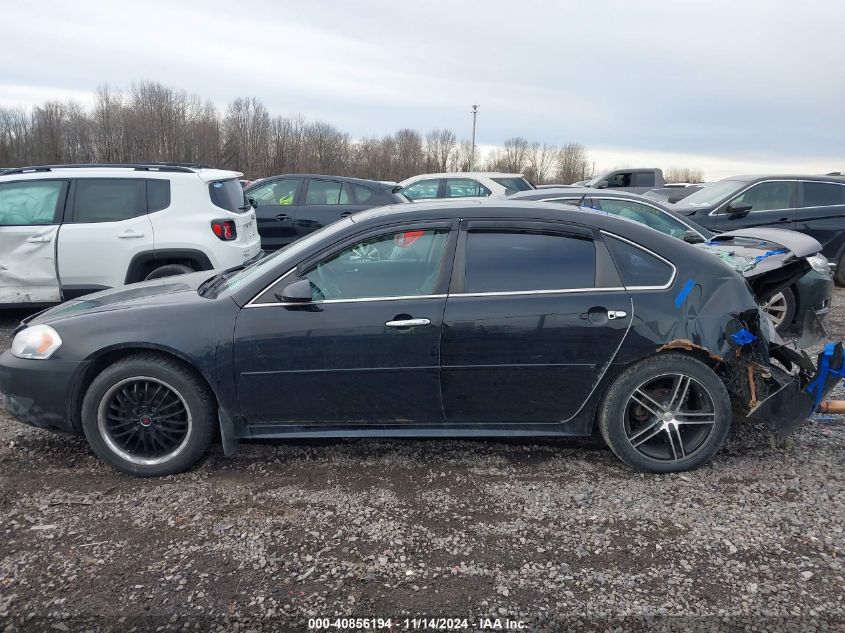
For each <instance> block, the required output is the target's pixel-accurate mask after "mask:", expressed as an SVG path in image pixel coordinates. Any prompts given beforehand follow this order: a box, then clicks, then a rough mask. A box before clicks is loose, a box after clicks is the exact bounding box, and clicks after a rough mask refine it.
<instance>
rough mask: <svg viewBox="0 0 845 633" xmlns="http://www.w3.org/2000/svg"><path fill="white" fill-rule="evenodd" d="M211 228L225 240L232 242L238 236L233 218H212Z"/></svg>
mask: <svg viewBox="0 0 845 633" xmlns="http://www.w3.org/2000/svg"><path fill="white" fill-rule="evenodd" d="M211 230H212V231H213V232H214V234H215V235H216V236H217V237H218V238H219V239H221V240H223V241H224V242H230V241H232V240H234V239H237V237H238V232H237V230H236V229H235V222H234V221H233V220H212V222H211Z"/></svg>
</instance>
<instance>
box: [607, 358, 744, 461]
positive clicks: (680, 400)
mask: <svg viewBox="0 0 845 633" xmlns="http://www.w3.org/2000/svg"><path fill="white" fill-rule="evenodd" d="M730 426H731V405H730V398H729V397H728V392H727V389H725V386H724V385H723V384H722V381H721V380H720V379H719V377H718V376H717V375H716V374H715V373H714V372H713V370H712V369H710V368H709V367H708V366H707V365H705V364H704V363H702V362H700V361H698V360H696V359H694V358H692V357H690V356H685V355H683V354H661V355H659V356H655V357H652V358H648V359H645V360H643V361H640V362H639V363H636V364H635V365H632V366H631V367H629V368H628V369H626V370H625V371H623V372H622V373H621V374H620V375H619V376H618V377H617V378H616V380H615V381H614V382H613V384H612V385H611V386H610V389H608V392H607V394H606V396H605V398H604V402H603V403H602V407H601V409H600V411H599V428H600V430H601V433H602V436H603V437H604V439H605V441H606V442H607V444H608V446H610V448H611V450H613V452H614V453H616V455H617V457H619V458H620V459H621V460H622V461H624V462H625V463H626V464H628V465H629V466H631V467H632V468H635V469H637V470H642V471H646V472H654V473H667V472H680V471H685V470H692V469H693V468H698V467H699V466H701V465H702V464H704V463H706V462H707V461H709V460H710V458H711V457H713V455H714V454H715V453H716V452H717V451H718V450H719V448H721V446H722V443H723V442H724V441H725V438H726V437H727V435H728V431H729V430H730Z"/></svg>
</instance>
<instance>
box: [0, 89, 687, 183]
mask: <svg viewBox="0 0 845 633" xmlns="http://www.w3.org/2000/svg"><path fill="white" fill-rule="evenodd" d="M146 161H150V162H153V161H155V162H158V161H166V162H169V161H173V162H185V163H205V164H209V165H214V166H219V167H222V168H227V169H233V170H237V171H241V172H243V173H244V174H245V176H246V177H247V178H258V177H261V176H268V175H273V174H282V173H309V172H313V173H322V174H333V175H339V176H357V177H360V178H372V179H376V180H393V181H400V180H404V179H405V178H407V177H409V176H413V175H416V174H420V173H428V172H445V171H467V170H470V169H476V170H485V171H506V172H515V173H523V174H525V175H526V177H528V178H529V179H530V180H532V181H533V182H535V183H537V184H541V183H548V182H555V183H561V184H569V183H572V182H575V181H577V180H583V179H585V178H588V177H590V176H591V175H592V174H591V170H590V168H589V166H588V160H587V151H586V149H585V148H584V147H583V146H582V145H580V144H579V143H566V144H564V145H562V146H555V145H550V144H547V143H542V144H541V143H539V142H530V141H528V140H526V139H524V138H522V137H513V138H510V139H507V140H506V141H505V142H504V144H503V145H502V146H501V147H498V148H496V149H494V150H492V151H490V152H488V153H487V154H486V155H481V152H480V151H479V150H478V148H477V147H476V148H475V152H473V148H472V143H471V142H470V141H469V140H467V139H461V140H459V139H458V137H457V135H456V134H455V133H454V132H453V131H452V130H448V129H434V130H430V131H428V132H426V133H420V132H418V131H417V130H414V129H410V128H406V129H401V130H398V131H397V132H395V133H394V134H388V135H386V136H373V137H365V138H359V139H356V138H353V137H352V136H351V135H350V134H349V133H348V132H344V131H343V130H340V129H338V128H337V127H335V126H334V125H332V124H330V123H327V122H324V121H309V120H308V119H306V118H305V117H304V116H302V115H293V116H280V115H272V114H271V113H270V111H269V110H268V109H267V108H266V107H265V106H264V104H263V103H261V101H260V100H258V99H256V98H254V97H247V98H237V99H235V100H234V101H232V102H231V103H229V104H228V106H227V108H226V110H225V112H220V111H219V110H218V108H217V107H215V105H214V104H213V103H212V102H211V101H208V100H205V101H204V100H202V99H201V98H200V97H198V96H197V95H193V94H189V93H187V92H186V91H184V90H179V89H176V88H172V87H169V86H165V85H163V84H161V83H158V82H155V81H142V82H136V83H133V84H132V85H131V87H130V88H129V89H128V90H115V89H113V88H110V87H109V86H102V87H100V88H98V89H97V91H96V93H95V95H94V100H93V104H92V105H91V106H90V107H87V108H86V107H83V106H82V105H81V104H79V103H78V102H74V101H47V102H45V103H42V104H40V105H36V106H33V107H32V108H29V109H26V108H20V107H17V108H14V107H0V166H8V167H11V166H23V165H37V164H59V163H98V162H99V163H120V162H146ZM673 175H674V174H673ZM678 175H680V174H678ZM684 175H687V174H684Z"/></svg>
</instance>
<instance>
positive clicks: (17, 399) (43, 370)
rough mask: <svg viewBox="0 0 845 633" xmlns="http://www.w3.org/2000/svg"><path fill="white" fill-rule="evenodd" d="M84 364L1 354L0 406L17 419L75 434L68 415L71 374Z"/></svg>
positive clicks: (71, 383) (76, 372)
mask: <svg viewBox="0 0 845 633" xmlns="http://www.w3.org/2000/svg"><path fill="white" fill-rule="evenodd" d="M84 365H85V363H81V362H77V361H60V360H27V359H22V358H16V357H14V356H12V354H11V353H10V352H9V351H6V352H3V355H2V356H0V393H2V394H3V396H2V402H0V408H2V409H3V410H4V411H6V412H7V413H9V414H10V415H12V417H14V418H16V419H17V420H19V421H20V422H23V423H24V424H28V425H30V426H37V427H39V428H42V429H51V430H54V431H66V432H68V433H78V430H77V429H75V428H74V427H73V423H72V421H71V420H70V416H69V415H68V411H69V408H70V407H69V402H70V401H71V397H72V391H73V389H72V388H73V384H74V376H76V375H77V374H78V372H79V371H80V370H81V369H83V368H84Z"/></svg>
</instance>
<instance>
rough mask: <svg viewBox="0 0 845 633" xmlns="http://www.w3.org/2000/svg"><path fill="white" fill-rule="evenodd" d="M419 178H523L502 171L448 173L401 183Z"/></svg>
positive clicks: (430, 175)
mask: <svg viewBox="0 0 845 633" xmlns="http://www.w3.org/2000/svg"><path fill="white" fill-rule="evenodd" d="M420 178H525V176H524V175H523V174H514V173H508V172H503V171H449V172H440V173H436V174H417V175H416V176H411V177H410V178H406V179H405V180H403V181H402V182H408V181H409V180H417V179H420Z"/></svg>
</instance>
